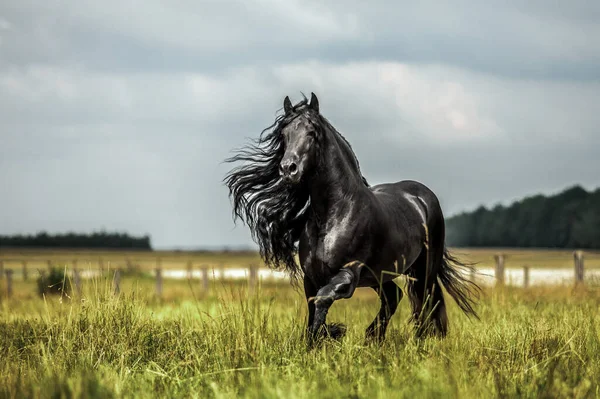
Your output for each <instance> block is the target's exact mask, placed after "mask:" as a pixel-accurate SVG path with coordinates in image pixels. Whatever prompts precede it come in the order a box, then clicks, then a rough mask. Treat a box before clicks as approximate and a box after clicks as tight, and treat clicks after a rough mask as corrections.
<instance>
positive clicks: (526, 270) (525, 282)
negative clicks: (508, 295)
mask: <svg viewBox="0 0 600 399" xmlns="http://www.w3.org/2000/svg"><path fill="white" fill-rule="evenodd" d="M523 288H529V266H523Z"/></svg>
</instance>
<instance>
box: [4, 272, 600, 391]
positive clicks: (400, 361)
mask: <svg viewBox="0 0 600 399" xmlns="http://www.w3.org/2000/svg"><path fill="white" fill-rule="evenodd" d="M22 284H24V283H22ZM26 288H27V287H26V286H25V285H21V286H20V289H21V290H25V289H26ZM30 288H31V289H32V290H33V291H35V287H34V286H33V285H32V286H31V287H30ZM212 288H213V289H212V294H211V295H209V296H203V295H201V294H200V291H199V290H198V287H196V286H195V285H193V284H192V285H188V284H187V283H186V282H178V283H174V282H173V283H169V285H168V286H166V287H165V295H164V297H163V298H162V299H157V298H155V297H154V295H153V282H152V280H151V279H147V280H146V279H143V278H141V279H132V278H131V279H127V278H124V279H123V284H122V289H121V294H120V295H118V296H115V295H113V294H112V288H111V284H110V281H108V280H106V281H102V280H98V281H95V282H93V283H88V284H87V286H86V289H85V291H84V295H83V298H80V297H72V298H69V297H66V296H63V297H49V298H46V299H45V300H44V299H39V298H38V297H37V296H36V295H32V296H31V297H20V298H16V299H12V300H8V301H7V300H4V301H3V302H2V305H0V375H1V376H2V378H1V379H0V397H15V398H17V397H65V398H67V397H102V398H106V397H108V398H110V397H197V398H221V397H261V398H283V397H285V398H332V397H336V398H337V397H352V398H389V397H411V398H412V397H419V398H429V397H431V398H436V397H440V398H441V397H444V398H445V397H461V398H464V397H473V398H480V397H530V398H533V397H536V398H537V397H599V396H600V335H599V331H600V321H599V320H598V319H597V317H596V316H597V313H598V308H599V304H600V290H598V289H597V288H593V287H592V288H588V289H586V290H584V291H577V292H574V291H573V290H572V289H571V288H548V289H542V288H537V289H531V290H528V291H523V290H521V289H503V290H488V291H486V296H485V297H484V299H483V300H482V302H481V303H480V305H479V307H478V310H479V312H480V315H481V321H479V322H478V321H471V320H469V319H467V318H466V317H465V316H463V315H462V314H461V313H459V310H458V308H457V307H456V306H454V304H450V305H449V308H450V309H449V317H450V329H451V330H450V333H449V335H448V337H447V338H446V339H444V340H438V339H427V340H423V341H419V340H417V339H415V338H414V337H413V334H412V328H411V325H410V324H408V323H407V320H408V317H409V313H408V312H409V311H408V303H407V302H406V300H403V302H402V305H401V307H400V309H399V311H398V313H397V314H396V315H395V317H394V319H393V320H392V323H391V325H390V329H389V330H388V334H387V340H386V341H385V342H384V343H383V344H382V345H381V346H379V345H376V344H365V342H364V329H365V328H366V327H367V325H368V324H369V323H370V322H371V320H372V319H373V317H374V315H375V314H376V312H377V310H378V306H379V304H378V300H377V298H376V296H375V295H374V294H372V293H371V292H369V291H367V290H360V291H359V292H358V293H357V295H356V296H355V297H354V298H352V299H350V300H343V301H339V302H337V303H336V304H334V306H333V308H332V310H331V311H330V314H329V320H331V321H338V322H345V323H347V324H348V326H349V329H348V335H347V336H346V337H345V338H344V339H343V340H341V341H340V342H336V341H328V342H326V343H325V344H324V345H323V346H322V347H320V348H318V349H314V350H307V348H306V345H305V343H304V341H303V340H302V333H303V330H304V323H305V305H304V299H303V297H302V295H301V294H300V293H299V292H296V291H294V290H292V289H290V288H289V287H287V286H286V285H281V284H273V285H265V286H263V287H260V288H258V289H256V290H255V291H254V292H252V293H249V292H248V291H247V289H246V287H245V285H244V284H241V283H231V284H228V285H222V286H214V287H212Z"/></svg>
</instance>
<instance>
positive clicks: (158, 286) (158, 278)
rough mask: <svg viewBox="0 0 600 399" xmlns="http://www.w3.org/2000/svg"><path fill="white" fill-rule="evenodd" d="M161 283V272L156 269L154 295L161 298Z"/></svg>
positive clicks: (158, 268)
mask: <svg viewBox="0 0 600 399" xmlns="http://www.w3.org/2000/svg"><path fill="white" fill-rule="evenodd" d="M162 292H163V282H162V270H161V268H160V267H157V268H156V295H158V296H159V297H162Z"/></svg>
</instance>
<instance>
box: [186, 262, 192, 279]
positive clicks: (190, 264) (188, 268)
mask: <svg viewBox="0 0 600 399" xmlns="http://www.w3.org/2000/svg"><path fill="white" fill-rule="evenodd" d="M192 268H193V263H192V261H191V260H188V263H187V278H188V280H191V279H192Z"/></svg>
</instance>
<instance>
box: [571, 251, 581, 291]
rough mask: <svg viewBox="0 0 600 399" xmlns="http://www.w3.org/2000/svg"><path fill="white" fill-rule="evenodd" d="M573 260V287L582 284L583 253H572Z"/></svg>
mask: <svg viewBox="0 0 600 399" xmlns="http://www.w3.org/2000/svg"><path fill="white" fill-rule="evenodd" d="M573 257H574V260H575V285H580V284H583V252H582V251H575V252H573Z"/></svg>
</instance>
